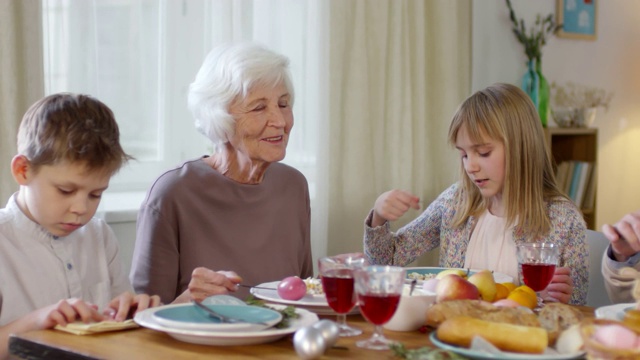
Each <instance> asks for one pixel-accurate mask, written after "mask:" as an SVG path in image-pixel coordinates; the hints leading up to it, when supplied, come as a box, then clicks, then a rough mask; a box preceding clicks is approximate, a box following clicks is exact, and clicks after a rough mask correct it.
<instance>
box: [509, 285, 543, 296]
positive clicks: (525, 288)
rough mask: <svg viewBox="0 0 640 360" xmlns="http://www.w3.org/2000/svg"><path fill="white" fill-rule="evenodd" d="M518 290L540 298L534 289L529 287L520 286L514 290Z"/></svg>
mask: <svg viewBox="0 0 640 360" xmlns="http://www.w3.org/2000/svg"><path fill="white" fill-rule="evenodd" d="M517 289H521V290H523V291H526V292H528V293H529V294H530V295H531V296H533V297H534V298H537V297H538V296H537V295H536V292H535V291H533V289H532V288H530V287H528V286H527V285H520V286H518V287H517V288H515V289H514V290H517Z"/></svg>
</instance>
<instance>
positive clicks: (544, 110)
mask: <svg viewBox="0 0 640 360" xmlns="http://www.w3.org/2000/svg"><path fill="white" fill-rule="evenodd" d="M536 74H538V82H539V86H538V114H539V115H540V122H542V127H547V122H548V119H549V97H550V89H549V82H548V81H547V79H545V77H544V75H542V60H541V59H540V58H537V59H536Z"/></svg>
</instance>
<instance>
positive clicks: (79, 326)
mask: <svg viewBox="0 0 640 360" xmlns="http://www.w3.org/2000/svg"><path fill="white" fill-rule="evenodd" d="M137 327H138V324H136V322H135V321H133V319H129V320H126V321H113V320H106V321H101V322H94V323H86V324H85V323H83V322H73V323H70V324H67V326H60V325H56V327H55V328H54V329H56V330H60V331H65V332H68V333H72V334H76V335H88V334H95V333H101V332H107V331H118V330H125V329H132V328H137Z"/></svg>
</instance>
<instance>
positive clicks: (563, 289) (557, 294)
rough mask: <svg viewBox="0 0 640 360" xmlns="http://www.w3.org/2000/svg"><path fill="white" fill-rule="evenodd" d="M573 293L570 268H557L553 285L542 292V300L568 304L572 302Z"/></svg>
mask: <svg viewBox="0 0 640 360" xmlns="http://www.w3.org/2000/svg"><path fill="white" fill-rule="evenodd" d="M572 292H573V281H571V269H569V268H568V267H556V271H555V273H554V274H553V278H552V279H551V283H550V284H549V286H547V288H546V289H545V291H543V292H542V293H543V294H542V298H543V300H550V301H559V302H561V303H564V304H567V303H569V300H571V293H572ZM545 293H546V294H545Z"/></svg>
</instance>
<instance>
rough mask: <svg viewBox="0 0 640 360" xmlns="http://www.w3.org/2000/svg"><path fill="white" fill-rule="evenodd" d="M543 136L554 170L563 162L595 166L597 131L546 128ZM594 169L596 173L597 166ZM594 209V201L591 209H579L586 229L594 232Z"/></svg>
mask: <svg viewBox="0 0 640 360" xmlns="http://www.w3.org/2000/svg"><path fill="white" fill-rule="evenodd" d="M544 134H545V138H546V142H547V145H548V146H549V150H550V152H551V156H552V157H553V161H554V169H555V168H556V167H557V165H558V164H560V163H561V162H563V161H586V162H591V163H593V164H594V165H596V164H597V155H598V129H595V128H559V127H548V128H545V129H544ZM595 169H596V172H597V169H598V168H597V166H596V168H595ZM596 172H594V173H593V174H592V176H594V177H595V178H597V173H596ZM596 186H597V183H596ZM596 193H597V190H596ZM595 208H596V205H595V200H594V204H593V207H591V208H588V209H580V210H581V211H582V215H583V216H584V220H585V222H586V223H587V228H588V229H591V230H595V226H596V212H595Z"/></svg>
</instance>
